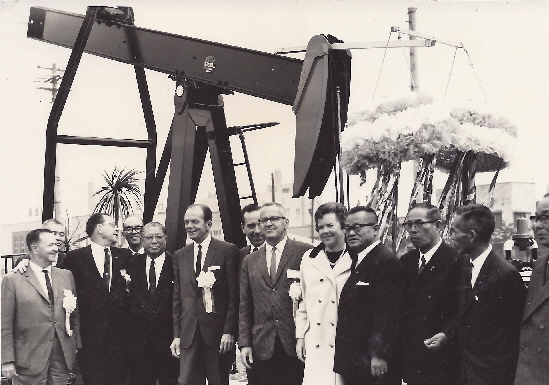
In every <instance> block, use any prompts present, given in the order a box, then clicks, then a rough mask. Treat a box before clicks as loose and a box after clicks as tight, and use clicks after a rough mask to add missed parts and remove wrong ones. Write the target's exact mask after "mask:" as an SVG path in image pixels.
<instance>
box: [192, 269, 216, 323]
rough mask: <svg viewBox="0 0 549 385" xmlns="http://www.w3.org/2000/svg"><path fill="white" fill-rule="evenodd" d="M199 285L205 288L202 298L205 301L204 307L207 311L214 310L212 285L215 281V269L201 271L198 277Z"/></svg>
mask: <svg viewBox="0 0 549 385" xmlns="http://www.w3.org/2000/svg"><path fill="white" fill-rule="evenodd" d="M196 281H197V283H198V287H201V288H202V289H203V295H202V299H203V301H204V307H205V308H206V313H213V312H214V300H213V293H212V287H213V285H214V283H215V275H214V273H213V271H207V272H206V271H201V272H200V274H199V275H198V277H197V278H196Z"/></svg>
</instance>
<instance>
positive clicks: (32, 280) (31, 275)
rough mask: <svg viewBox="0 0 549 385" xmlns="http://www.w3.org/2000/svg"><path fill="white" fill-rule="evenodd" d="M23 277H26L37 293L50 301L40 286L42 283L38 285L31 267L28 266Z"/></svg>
mask: <svg viewBox="0 0 549 385" xmlns="http://www.w3.org/2000/svg"><path fill="white" fill-rule="evenodd" d="M25 277H27V281H29V283H30V284H31V285H32V286H33V287H34V288H35V289H36V291H37V292H38V293H40V295H41V296H42V298H44V299H45V300H46V301H48V303H50V300H49V298H48V295H47V294H46V293H45V292H44V289H43V288H42V285H40V282H38V277H36V274H34V270H33V269H32V268H30V267H29V268H28V269H27V271H26V273H25Z"/></svg>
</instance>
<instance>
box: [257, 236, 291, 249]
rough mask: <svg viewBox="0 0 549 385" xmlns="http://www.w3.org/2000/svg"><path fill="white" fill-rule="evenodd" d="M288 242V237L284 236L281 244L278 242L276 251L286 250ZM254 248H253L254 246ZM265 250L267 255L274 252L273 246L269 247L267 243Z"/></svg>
mask: <svg viewBox="0 0 549 385" xmlns="http://www.w3.org/2000/svg"><path fill="white" fill-rule="evenodd" d="M287 240H288V236H287V235H286V236H284V238H282V240H281V241H280V242H278V243H277V244H276V245H274V247H276V251H278V252H281V253H282V251H283V250H284V247H285V246H286V241H287ZM252 247H253V246H252ZM265 248H266V250H267V253H272V252H273V246H271V245H269V244H268V243H267V242H265Z"/></svg>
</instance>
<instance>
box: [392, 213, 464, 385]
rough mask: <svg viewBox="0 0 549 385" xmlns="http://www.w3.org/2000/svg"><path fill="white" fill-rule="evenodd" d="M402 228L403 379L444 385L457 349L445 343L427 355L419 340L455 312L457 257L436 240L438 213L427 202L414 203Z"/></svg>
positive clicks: (452, 375) (453, 370)
mask: <svg viewBox="0 0 549 385" xmlns="http://www.w3.org/2000/svg"><path fill="white" fill-rule="evenodd" d="M402 225H403V226H404V228H405V229H406V230H407V231H408V233H409V235H410V240H411V242H412V244H413V245H414V247H415V249H413V250H411V251H409V252H407V253H406V254H404V255H403V256H402V257H401V258H400V262H402V265H403V266H404V271H405V275H406V289H405V291H404V297H403V301H402V303H403V310H402V327H401V339H402V343H403V352H402V353H403V354H402V359H403V379H404V381H405V382H406V383H407V384H408V385H439V384H445V385H450V384H452V383H453V382H454V381H455V380H456V377H457V369H458V364H459V356H458V354H459V352H458V350H457V346H456V345H455V344H447V345H446V346H445V347H444V348H442V349H440V350H439V351H432V350H429V349H427V347H426V346H425V343H424V341H425V340H426V339H427V338H430V337H432V336H433V335H434V334H436V333H438V332H439V331H440V330H441V329H442V328H443V327H444V326H446V325H447V324H448V323H449V322H450V321H451V320H452V319H453V318H454V317H455V316H456V315H457V313H458V299H459V276H460V273H461V266H462V264H461V260H462V258H461V257H460V256H459V255H458V253H457V251H456V250H455V249H454V248H452V247H451V246H449V245H448V244H446V243H445V242H443V241H442V239H441V238H440V230H441V228H442V223H441V219H440V211H439V209H438V208H437V207H435V206H433V205H432V204H430V203H420V204H418V205H416V206H415V207H414V208H412V210H410V212H409V213H408V216H407V218H406V221H405V222H404V223H403V224H402Z"/></svg>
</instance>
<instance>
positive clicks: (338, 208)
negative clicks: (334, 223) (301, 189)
mask: <svg viewBox="0 0 549 385" xmlns="http://www.w3.org/2000/svg"><path fill="white" fill-rule="evenodd" d="M331 213H333V214H335V216H336V218H337V220H338V222H339V223H340V224H341V228H343V226H345V219H346V218H347V208H346V207H345V206H344V205H342V204H341V203H337V202H327V203H324V204H322V205H320V206H318V209H316V211H315V226H318V221H319V220H320V219H321V218H322V217H323V216H324V215H326V214H331Z"/></svg>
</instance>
